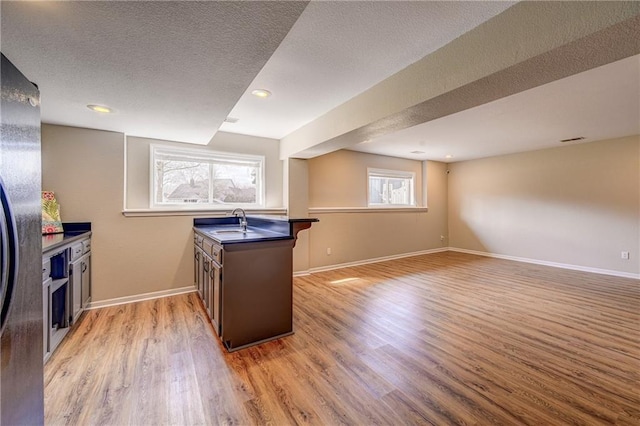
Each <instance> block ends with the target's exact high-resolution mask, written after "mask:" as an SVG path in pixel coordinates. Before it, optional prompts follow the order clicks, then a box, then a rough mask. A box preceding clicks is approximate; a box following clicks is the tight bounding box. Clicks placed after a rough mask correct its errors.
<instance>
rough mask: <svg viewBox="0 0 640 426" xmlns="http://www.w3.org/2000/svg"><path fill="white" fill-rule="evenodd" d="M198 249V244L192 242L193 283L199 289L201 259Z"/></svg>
mask: <svg viewBox="0 0 640 426" xmlns="http://www.w3.org/2000/svg"><path fill="white" fill-rule="evenodd" d="M201 256H202V255H201V254H200V251H199V250H198V246H196V245H195V244H194V246H193V285H194V286H195V288H197V289H198V290H199V289H200V276H199V275H200V259H201Z"/></svg>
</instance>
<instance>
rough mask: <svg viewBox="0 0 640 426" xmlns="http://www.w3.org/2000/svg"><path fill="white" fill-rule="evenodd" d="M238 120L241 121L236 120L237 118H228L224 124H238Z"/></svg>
mask: <svg viewBox="0 0 640 426" xmlns="http://www.w3.org/2000/svg"><path fill="white" fill-rule="evenodd" d="M238 120H240V119H239V118H235V117H227V118H225V119H224V122H225V123H231V124H234V123H237V122H238Z"/></svg>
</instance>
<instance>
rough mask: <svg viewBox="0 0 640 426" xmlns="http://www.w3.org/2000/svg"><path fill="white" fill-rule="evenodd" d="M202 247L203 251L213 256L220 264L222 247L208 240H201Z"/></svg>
mask: <svg viewBox="0 0 640 426" xmlns="http://www.w3.org/2000/svg"><path fill="white" fill-rule="evenodd" d="M202 249H203V250H204V252H205V253H207V254H208V255H209V256H211V257H212V258H213V260H215V261H216V262H217V263H219V264H222V247H220V246H219V245H217V244H215V243H214V242H213V241H210V240H207V239H205V240H203V242H202Z"/></svg>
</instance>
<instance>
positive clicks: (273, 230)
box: [193, 215, 318, 244]
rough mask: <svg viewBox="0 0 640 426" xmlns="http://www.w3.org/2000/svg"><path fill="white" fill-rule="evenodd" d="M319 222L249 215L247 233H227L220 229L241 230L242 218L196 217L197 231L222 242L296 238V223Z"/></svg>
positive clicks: (194, 223) (307, 219)
mask: <svg viewBox="0 0 640 426" xmlns="http://www.w3.org/2000/svg"><path fill="white" fill-rule="evenodd" d="M313 222H318V219H315V218H299V219H298V218H289V217H287V216H267V215H256V216H247V231H248V232H247V233H246V234H245V233H242V232H238V233H235V232H233V233H231V232H230V233H225V232H220V231H229V230H240V229H241V228H240V218H238V217H235V216H227V217H215V218H196V219H194V220H193V228H194V231H195V232H199V233H201V234H203V235H205V236H207V237H209V238H211V239H213V240H214V241H217V242H218V243H220V244H235V243H249V242H258V241H277V240H290V239H295V237H296V234H297V229H295V227H296V224H303V223H308V224H309V226H310V224H311V223H313Z"/></svg>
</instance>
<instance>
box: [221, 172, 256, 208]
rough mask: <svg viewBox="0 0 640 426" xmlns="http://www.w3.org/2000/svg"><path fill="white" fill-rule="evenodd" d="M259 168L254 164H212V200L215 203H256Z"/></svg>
mask: <svg viewBox="0 0 640 426" xmlns="http://www.w3.org/2000/svg"><path fill="white" fill-rule="evenodd" d="M260 175H261V173H260V168H259V167H258V166H256V165H254V164H228V163H227V164H219V163H217V164H214V165H213V202H214V203H217V204H256V203H258V185H257V184H258V177H259V176H260Z"/></svg>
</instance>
